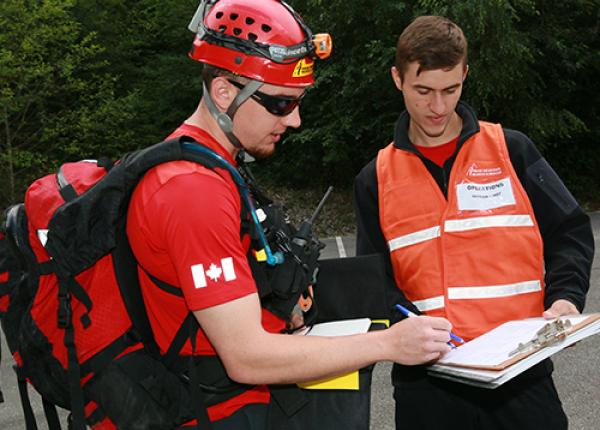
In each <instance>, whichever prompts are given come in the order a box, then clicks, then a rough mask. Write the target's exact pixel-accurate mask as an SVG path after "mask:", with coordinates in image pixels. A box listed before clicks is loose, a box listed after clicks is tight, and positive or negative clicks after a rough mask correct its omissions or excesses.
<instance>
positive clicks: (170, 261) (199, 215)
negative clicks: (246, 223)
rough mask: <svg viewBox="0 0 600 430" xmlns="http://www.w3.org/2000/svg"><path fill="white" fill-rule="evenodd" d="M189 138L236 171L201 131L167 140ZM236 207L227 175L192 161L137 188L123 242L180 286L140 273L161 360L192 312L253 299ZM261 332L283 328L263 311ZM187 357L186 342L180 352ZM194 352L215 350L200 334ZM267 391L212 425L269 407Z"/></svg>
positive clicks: (217, 410)
mask: <svg viewBox="0 0 600 430" xmlns="http://www.w3.org/2000/svg"><path fill="white" fill-rule="evenodd" d="M182 135H186V136H190V137H193V138H194V139H195V140H197V141H198V142H201V143H202V144H204V145H205V146H207V147H209V148H210V149H212V150H213V151H215V152H216V153H217V154H219V155H221V156H222V157H223V158H225V159H226V160H227V161H228V162H229V163H231V164H232V165H234V166H235V164H236V163H235V160H234V159H233V158H232V156H231V155H230V154H229V153H228V152H227V151H226V150H225V149H224V148H223V147H222V146H221V145H220V144H219V143H218V142H217V141H216V140H214V139H213V138H212V136H210V135H209V134H208V133H206V132H205V131H204V130H202V129H199V128H197V127H195V126H192V125H188V124H183V125H182V126H180V127H179V128H178V129H177V130H176V131H175V132H174V133H173V134H172V135H171V136H169V137H170V138H173V137H178V136H182ZM240 211H241V201H240V195H239V192H238V189H237V186H236V185H235V183H234V182H233V179H232V178H231V176H230V174H229V173H228V172H227V171H225V170H223V169H217V170H211V169H208V168H206V167H204V166H202V165H200V164H197V163H193V162H190V161H172V162H168V163H164V164H161V165H159V166H157V167H155V168H153V169H151V170H149V171H148V172H147V173H146V175H145V176H144V177H143V178H142V180H141V181H140V183H139V184H138V185H137V187H136V189H135V191H134V193H133V196H132V199H131V203H130V205H129V212H128V216H127V235H128V237H129V241H130V243H131V247H132V249H133V252H134V254H135V256H136V258H137V259H138V261H139V263H140V265H141V266H142V267H143V268H144V269H145V270H147V271H148V272H149V273H151V274H152V275H153V276H155V277H156V278H158V279H160V280H162V281H164V282H166V283H168V284H170V285H173V286H177V287H179V288H181V289H182V291H183V296H184V297H183V298H181V297H178V296H175V295H173V294H169V293H167V292H165V291H163V290H161V289H160V288H158V287H156V285H155V284H154V283H153V282H152V281H150V280H149V278H148V276H147V274H146V273H145V272H144V271H143V270H141V269H140V270H139V271H138V272H139V274H140V283H141V288H142V292H143V295H144V301H145V303H146V307H147V310H148V315H149V318H150V323H151V325H152V329H153V331H154V335H155V337H156V340H157V343H158V345H159V347H160V349H161V351H162V352H163V353H164V352H165V351H166V350H167V349H168V347H169V345H170V343H171V341H172V340H173V337H174V336H175V333H176V332H177V330H178V329H179V328H180V326H181V324H182V322H183V320H184V319H185V317H186V316H187V314H188V313H189V311H190V310H192V311H196V310H202V309H206V308H209V307H212V306H216V305H219V304H223V303H226V302H229V301H231V300H234V299H238V298H240V297H244V296H247V295H249V294H252V293H256V292H257V289H256V284H255V282H254V279H253V277H252V272H251V270H250V267H249V265H248V261H247V259H246V253H247V251H248V249H249V246H250V241H249V239H248V238H247V237H245V238H244V240H243V242H242V241H241V240H240V216H241V215H240ZM262 321H263V327H264V328H265V329H266V330H267V331H270V332H279V331H280V330H281V329H283V327H284V322H283V321H281V320H280V319H279V318H277V317H275V316H274V315H273V314H271V313H270V312H268V311H266V310H264V309H263V318H262ZM182 352H183V354H191V353H192V349H191V345H190V342H189V341H188V343H187V344H186V346H185V347H184V349H183V350H182ZM196 353H197V354H201V355H214V354H215V351H214V349H213V347H212V345H211V344H210V342H209V341H208V339H207V338H206V336H205V335H204V333H203V332H202V330H199V332H198V339H197V345H196ZM269 397H270V396H269V391H268V389H267V387H265V386H258V387H255V388H253V389H251V390H249V391H247V392H245V393H243V394H241V395H239V396H237V397H234V398H233V399H229V400H227V401H226V402H223V403H220V404H218V405H214V406H211V407H209V408H208V413H209V417H210V419H211V420H213V421H214V420H218V419H221V418H224V417H227V416H229V415H231V414H232V413H233V412H235V411H236V410H238V409H239V408H241V407H242V406H244V405H246V404H250V403H267V402H268V401H269Z"/></svg>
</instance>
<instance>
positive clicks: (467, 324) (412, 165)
mask: <svg viewBox="0 0 600 430" xmlns="http://www.w3.org/2000/svg"><path fill="white" fill-rule="evenodd" d="M480 128H481V130H480V132H479V133H477V134H475V135H474V136H472V137H470V138H469V139H468V140H467V141H466V142H465V143H464V144H463V146H462V148H461V149H460V151H459V153H458V155H457V157H456V161H455V162H454V166H453V168H452V172H451V174H450V180H449V185H448V199H447V200H446V198H444V195H443V194H442V192H441V191H440V189H439V187H438V185H437V183H436V182H435V180H434V179H433V177H432V176H431V174H430V173H429V172H428V171H427V169H426V167H425V165H424V164H423V162H422V161H421V159H420V158H419V157H418V156H417V155H416V154H413V153H411V152H408V151H404V150H401V149H397V148H396V147H394V145H393V144H390V145H388V146H387V147H386V148H384V149H382V150H381V151H379V154H378V156H377V182H378V189H379V216H380V223H381V228H382V232H383V235H384V237H385V239H386V241H387V244H388V247H389V250H390V258H391V262H392V267H393V270H394V277H395V280H396V285H397V286H398V288H400V289H401V290H402V291H403V293H404V295H405V296H406V298H407V299H409V300H410V301H412V302H413V303H414V304H415V305H416V307H417V308H418V309H419V310H420V311H422V312H423V313H425V314H428V315H433V316H443V317H445V318H447V319H448V320H449V321H450V322H451V323H452V325H453V330H454V331H455V333H457V334H458V335H459V336H462V337H463V338H465V339H467V340H469V339H472V338H474V337H477V336H479V335H481V334H483V333H485V332H487V331H489V330H491V329H493V328H495V327H497V326H498V325H500V324H502V323H503V322H506V321H509V320H513V319H521V318H527V317H535V316H541V314H542V312H543V298H544V271H543V267H544V265H543V243H542V238H541V235H540V232H539V229H538V225H537V222H536V219H535V216H534V213H533V209H532V207H531V203H530V201H529V198H528V197H527V193H526V192H525V190H524V189H523V187H522V186H521V183H520V181H519V179H518V177H517V175H516V173H515V171H514V169H513V166H512V164H511V162H510V158H509V156H508V150H507V148H506V143H505V140H504V133H503V131H502V128H501V127H500V125H498V124H490V123H485V122H480Z"/></svg>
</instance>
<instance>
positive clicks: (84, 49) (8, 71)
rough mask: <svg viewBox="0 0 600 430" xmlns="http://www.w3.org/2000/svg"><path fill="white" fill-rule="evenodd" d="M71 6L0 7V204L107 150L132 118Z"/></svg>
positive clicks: (10, 3) (11, 1) (14, 2)
mask: <svg viewBox="0 0 600 430" xmlns="http://www.w3.org/2000/svg"><path fill="white" fill-rule="evenodd" d="M73 5H74V2H73V1H46V2H28V1H18V0H5V1H2V2H0V106H1V107H0V128H1V129H2V132H1V133H0V148H1V150H2V151H1V152H0V171H1V175H2V178H3V181H2V183H1V185H0V201H1V202H2V203H3V204H6V203H7V202H9V201H10V202H12V201H15V200H16V199H21V198H22V197H21V192H22V190H23V187H24V184H26V183H28V182H30V181H31V180H32V179H33V178H34V177H36V176H39V175H40V174H42V173H45V172H47V171H48V170H49V169H51V168H53V166H54V165H56V164H57V163H59V162H61V161H63V160H65V159H69V158H79V157H83V156H84V155H88V154H89V153H90V152H91V151H94V150H95V149H97V148H100V147H102V148H103V149H104V150H109V151H108V152H110V149H111V147H112V149H113V152H116V151H117V150H118V148H116V147H115V145H114V142H115V141H116V139H115V137H116V129H117V128H118V127H119V126H121V127H122V126H124V124H126V123H127V122H128V121H129V120H131V118H132V113H131V111H129V110H128V109H127V107H128V101H129V100H128V98H127V97H125V98H119V97H116V96H115V94H114V77H113V76H112V75H111V74H109V73H103V72H102V69H103V68H104V67H105V66H106V61H105V60H102V59H101V58H100V54H101V52H102V47H101V46H100V45H99V44H98V42H97V40H96V37H95V35H94V33H91V32H86V31H84V30H83V29H82V26H81V25H80V23H79V22H78V21H77V20H75V19H74V17H73V15H72V8H73Z"/></svg>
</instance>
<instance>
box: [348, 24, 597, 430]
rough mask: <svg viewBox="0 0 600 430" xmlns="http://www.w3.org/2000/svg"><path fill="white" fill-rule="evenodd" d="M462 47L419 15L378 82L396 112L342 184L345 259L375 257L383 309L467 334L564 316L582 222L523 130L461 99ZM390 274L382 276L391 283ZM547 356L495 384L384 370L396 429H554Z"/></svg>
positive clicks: (557, 423)
mask: <svg viewBox="0 0 600 430" xmlns="http://www.w3.org/2000/svg"><path fill="white" fill-rule="evenodd" d="M467 72H468V64H467V41H466V39H465V36H464V34H463V32H462V30H461V29H460V28H459V27H458V26H457V25H456V24H454V23H453V22H451V21H449V20H448V19H446V18H443V17H437V16H423V17H419V18H417V19H416V20H415V21H414V22H413V23H412V24H410V25H409V26H408V27H407V28H406V29H405V30H404V32H403V33H402V34H401V35H400V38H399V39H398V44H397V49H396V61H395V66H394V67H392V70H391V74H392V78H393V80H394V83H395V84H396V86H397V88H398V89H399V90H400V91H401V92H402V94H403V97H404V102H405V106H406V111H404V112H403V113H402V114H401V115H400V117H399V119H398V121H397V123H396V129H395V133H394V141H393V142H392V143H391V144H389V145H388V146H387V147H385V148H384V149H382V150H381V151H380V152H379V154H378V155H377V157H376V158H375V159H374V160H372V161H371V162H370V163H369V164H368V165H367V166H365V167H364V168H363V170H362V171H361V172H360V173H359V175H358V176H357V178H356V181H355V201H356V213H357V254H358V255H361V254H370V253H376V252H379V253H383V254H384V255H386V256H387V262H388V264H389V265H388V273H389V275H390V288H389V289H388V290H389V294H390V296H391V298H392V303H400V304H403V305H404V306H406V307H409V308H410V309H412V310H413V311H414V312H416V313H419V314H427V315H432V316H439V317H445V318H447V319H448V320H449V321H450V322H451V323H452V325H453V331H454V332H455V333H456V334H457V335H458V336H461V337H463V338H464V339H465V340H470V339H473V338H474V337H477V336H479V335H481V334H482V333H485V332H487V331H489V330H491V329H492V328H494V327H496V326H498V325H500V324H502V323H503V322H506V321H509V320H514V319H521V318H528V317H537V316H541V315H543V316H544V317H546V318H553V317H556V316H559V315H566V314H577V313H579V312H580V311H581V310H582V309H583V306H584V302H585V295H586V292H587V290H588V287H589V275H590V268H591V263H592V259H593V253H594V242H593V236H592V231H591V226H590V221H589V217H588V216H587V215H586V214H585V213H584V212H583V210H582V209H581V208H580V207H579V205H578V203H577V202H576V201H575V199H574V198H573V197H572V195H571V194H570V193H569V191H568V190H567V189H566V188H565V186H564V185H563V183H562V182H561V180H560V178H559V177H558V176H557V175H556V173H555V172H554V171H553V170H552V168H551V167H550V166H549V165H548V163H547V162H546V160H544V158H542V156H541V155H540V153H539V152H538V151H537V149H536V148H535V146H534V144H533V143H532V142H531V140H529V139H528V138H527V136H525V135H524V134H522V133H520V132H518V131H514V130H509V129H505V128H502V127H501V126H500V125H498V124H491V123H488V122H483V121H478V119H477V118H476V116H475V113H474V112H473V110H472V109H471V108H470V107H469V106H468V105H466V104H465V103H463V102H460V101H459V99H460V95H461V92H462V88H463V82H464V80H465V78H466V76H467ZM392 278H393V280H392ZM551 373H552V363H551V361H550V360H549V359H548V360H546V361H544V362H542V363H540V364H539V365H537V366H535V367H533V368H532V369H530V370H529V371H527V372H525V373H524V374H522V375H520V376H519V377H517V378H515V379H514V380H512V381H510V382H508V383H506V384H505V385H503V386H501V387H500V388H497V389H495V390H487V389H483V388H475V387H470V386H467V385H463V384H458V383H454V382H449V381H445V380H441V379H435V378H432V377H429V376H427V374H426V371H425V368H424V367H423V366H414V367H408V366H402V365H398V364H396V365H395V366H394V369H393V372H392V380H393V383H394V387H395V392H394V398H395V400H396V428H418V429H432V430H433V429H435V430H439V429H447V428H454V426H455V425H457V423H458V425H460V428H461V429H530V428H545V429H566V428H567V417H566V415H565V413H564V411H563V409H562V406H561V402H560V400H559V398H558V395H557V392H556V389H555V387H554V384H553V381H552V378H551Z"/></svg>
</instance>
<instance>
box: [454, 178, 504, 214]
mask: <svg viewBox="0 0 600 430" xmlns="http://www.w3.org/2000/svg"><path fill="white" fill-rule="evenodd" d="M456 196H457V200H458V209H459V210H463V211H483V210H489V209H496V208H500V207H503V206H510V205H514V204H515V195H514V193H513V189H512V184H511V182H510V178H504V179H500V180H499V181H495V182H488V183H486V184H480V183H475V182H465V183H462V184H458V185H457V186H456Z"/></svg>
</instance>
